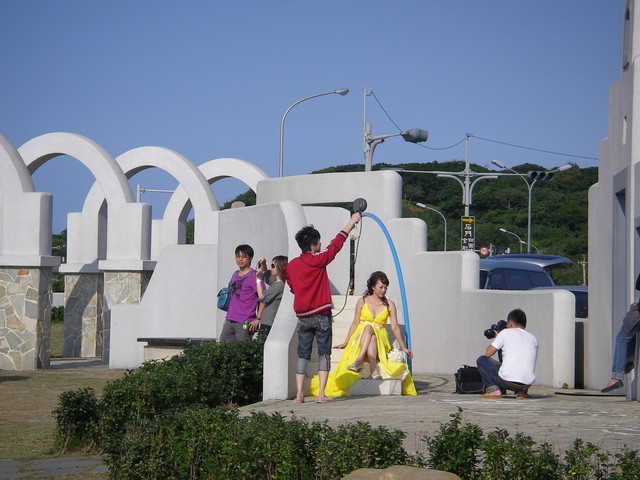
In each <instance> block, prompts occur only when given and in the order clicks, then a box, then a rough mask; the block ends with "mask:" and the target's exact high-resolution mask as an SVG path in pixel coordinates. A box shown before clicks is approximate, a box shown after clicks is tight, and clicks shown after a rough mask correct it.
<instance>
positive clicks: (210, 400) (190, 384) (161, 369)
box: [53, 340, 264, 450]
mask: <svg viewBox="0 0 640 480" xmlns="http://www.w3.org/2000/svg"><path fill="white" fill-rule="evenodd" d="M263 347H264V340H254V341H244V342H233V343H205V344H200V345H189V346H188V347H187V348H186V350H185V352H184V353H183V354H182V355H177V356H175V357H172V358H171V359H169V360H166V361H152V362H146V363H145V364H144V365H143V366H142V367H140V368H139V369H138V370H134V371H129V372H127V373H126V374H125V375H124V377H122V378H120V379H118V380H115V381H113V382H109V383H108V384H107V386H106V387H105V389H104V392H103V395H102V398H101V399H100V401H98V400H97V399H96V398H95V394H94V393H93V391H91V392H90V393H89V392H87V391H86V390H84V389H80V390H78V391H71V392H65V393H63V394H62V395H61V396H60V406H59V407H58V408H56V410H54V412H53V414H54V416H55V417H56V425H57V426H56V429H57V430H56V431H57V432H58V433H57V436H58V438H59V440H58V442H59V444H60V446H61V447H62V448H63V450H66V449H71V448H76V449H77V448H91V447H93V446H94V444H96V445H98V446H100V445H107V444H110V443H116V444H117V443H118V442H120V441H121V439H122V435H124V434H125V433H126V432H127V431H129V430H131V429H134V430H135V429H140V428H143V427H142V426H143V425H146V424H147V422H146V420H148V419H153V418H154V417H156V416H158V415H161V414H162V413H164V412H166V411H169V410H175V409H182V408H184V407H186V406H189V405H205V406H208V407H217V406H222V405H247V404H250V403H255V402H257V401H260V400H261V398H262V364H263V362H262V355H263ZM88 418H91V419H92V422H91V423H86V422H87V419H88ZM85 423H86V425H85Z"/></svg>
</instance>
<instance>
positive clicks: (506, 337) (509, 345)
mask: <svg viewBox="0 0 640 480" xmlns="http://www.w3.org/2000/svg"><path fill="white" fill-rule="evenodd" d="M491 345H492V346H493V347H494V348H495V349H496V350H502V366H501V367H500V370H498V375H500V378H503V379H505V380H507V381H509V382H518V383H524V384H525V385H532V384H533V382H535V380H536V376H535V373H534V371H535V368H536V360H537V358H538V340H537V339H536V337H535V336H533V335H532V334H531V333H529V332H527V331H526V330H524V329H522V328H505V329H504V330H502V331H501V332H500V333H499V334H498V335H497V336H496V338H495V339H494V340H493V342H491Z"/></svg>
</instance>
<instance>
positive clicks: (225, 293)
mask: <svg viewBox="0 0 640 480" xmlns="http://www.w3.org/2000/svg"><path fill="white" fill-rule="evenodd" d="M230 303H231V287H224V288H221V289H220V291H219V292H218V308H219V309H220V310H223V311H225V312H226V311H227V310H229V304H230Z"/></svg>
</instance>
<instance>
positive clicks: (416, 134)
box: [364, 123, 429, 172]
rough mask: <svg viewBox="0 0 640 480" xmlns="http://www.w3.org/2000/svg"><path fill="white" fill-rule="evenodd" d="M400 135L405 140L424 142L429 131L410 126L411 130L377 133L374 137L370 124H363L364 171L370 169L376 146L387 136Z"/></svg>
mask: <svg viewBox="0 0 640 480" xmlns="http://www.w3.org/2000/svg"><path fill="white" fill-rule="evenodd" d="M398 136H402V138H403V139H404V141H405V142H409V143H420V142H426V141H427V139H428V138H429V132H428V131H427V130H420V129H419V128H412V129H411V130H405V131H404V132H400V133H392V134H391V135H378V136H376V137H374V136H372V135H371V124H370V123H367V124H366V125H365V131H364V171H365V172H370V171H371V164H372V163H373V152H374V150H375V149H376V147H377V146H378V145H379V144H381V143H382V142H384V141H385V139H387V138H389V137H398Z"/></svg>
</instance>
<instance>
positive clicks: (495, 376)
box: [476, 308, 538, 398]
mask: <svg viewBox="0 0 640 480" xmlns="http://www.w3.org/2000/svg"><path fill="white" fill-rule="evenodd" d="M493 327H495V328H493ZM501 327H502V328H501ZM526 327H527V316H526V315H525V313H524V312H523V311H522V310H520V309H519V308H517V309H515V310H512V311H511V312H509V315H508V316H507V321H506V324H505V323H504V321H501V322H498V323H497V324H496V325H492V328H491V329H489V330H487V331H485V336H486V337H487V338H493V337H495V338H494V340H493V342H491V345H489V346H488V347H487V351H486V352H485V353H484V355H481V356H480V357H478V360H477V361H476V364H477V365H478V371H479V372H480V375H481V376H482V383H483V384H484V387H485V394H484V396H485V397H492V398H494V397H495V398H500V397H501V396H502V395H504V394H505V393H507V390H513V391H514V392H515V394H516V398H528V397H529V394H528V393H527V392H528V390H529V387H530V386H531V385H532V384H533V382H534V381H535V379H536V377H535V374H534V370H535V367H536V359H537V357H538V340H537V339H536V337H535V336H533V335H532V334H531V333H529V332H527V331H526V330H525V328H526ZM491 332H493V333H491ZM496 352H500V353H499V354H498V355H499V357H500V362H499V361H497V360H495V359H493V358H491V357H493V356H494V355H495V354H496Z"/></svg>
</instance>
